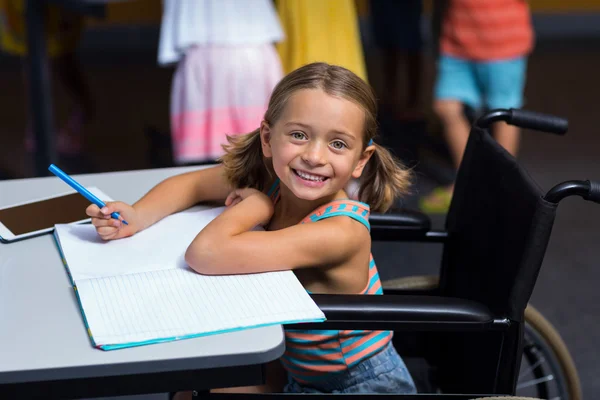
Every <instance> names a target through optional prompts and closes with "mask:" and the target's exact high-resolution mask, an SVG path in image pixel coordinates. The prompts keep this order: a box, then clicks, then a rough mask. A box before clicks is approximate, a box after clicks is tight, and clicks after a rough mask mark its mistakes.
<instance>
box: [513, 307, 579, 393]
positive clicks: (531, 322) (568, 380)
mask: <svg viewBox="0 0 600 400" xmlns="http://www.w3.org/2000/svg"><path fill="white" fill-rule="evenodd" d="M525 335H526V336H527V335H528V336H529V337H528V339H529V340H531V341H533V342H534V344H535V345H537V346H538V349H539V350H540V351H541V352H542V355H543V356H545V357H546V358H547V359H548V360H547V361H548V363H549V364H550V369H551V372H552V373H554V374H556V375H558V376H557V381H558V382H559V384H560V385H561V386H562V390H561V391H562V392H563V393H562V394H563V396H561V398H563V399H568V400H581V399H582V393H581V382H580V381H579V375H578V373H577V368H576V367H575V363H574V362H573V358H572V357H571V353H569V350H568V349H567V346H566V345H565V342H564V341H563V340H562V338H561V337H560V334H559V333H558V332H557V331H556V329H555V328H554V327H553V326H552V324H551V323H550V322H548V320H547V319H546V318H544V316H543V315H542V314H541V313H540V312H539V311H538V310H537V309H535V307H533V306H532V305H531V304H529V305H527V308H526V309H525ZM539 389H540V387H539V386H538V395H539Z"/></svg>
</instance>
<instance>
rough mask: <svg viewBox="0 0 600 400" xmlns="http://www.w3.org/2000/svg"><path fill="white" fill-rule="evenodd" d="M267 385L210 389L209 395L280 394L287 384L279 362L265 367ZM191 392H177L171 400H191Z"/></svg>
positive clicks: (273, 362)
mask: <svg viewBox="0 0 600 400" xmlns="http://www.w3.org/2000/svg"><path fill="white" fill-rule="evenodd" d="M266 375H267V383H265V384H264V385H256V386H240V387H232V388H219V389H211V391H210V392H211V393H281V392H282V391H283V387H284V385H285V384H286V383H287V373H286V372H285V370H284V369H283V366H282V365H281V362H280V361H279V360H276V361H272V362H270V363H269V364H267V366H266ZM191 399H192V392H191V391H189V392H178V393H177V394H176V395H175V396H174V397H173V400H191Z"/></svg>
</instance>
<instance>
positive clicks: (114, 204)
mask: <svg viewBox="0 0 600 400" xmlns="http://www.w3.org/2000/svg"><path fill="white" fill-rule="evenodd" d="M113 212H118V213H119V214H120V215H121V217H122V218H123V219H124V220H125V221H127V223H128V224H129V225H125V224H124V223H123V222H121V221H119V220H116V219H114V218H112V217H111V214H112V213H113ZM85 213H86V214H87V215H88V216H90V217H92V225H94V226H95V227H96V232H98V235H99V236H100V237H101V238H102V239H103V240H114V239H121V238H124V237H128V236H131V235H133V234H135V233H136V232H138V231H140V230H141V224H140V218H139V216H138V214H137V212H136V211H135V209H134V208H133V207H132V206H130V205H129V204H125V203H122V202H120V201H111V202H107V203H106V206H105V207H103V208H102V209H100V208H99V207H98V206H97V205H95V204H91V205H90V206H88V208H86V210H85Z"/></svg>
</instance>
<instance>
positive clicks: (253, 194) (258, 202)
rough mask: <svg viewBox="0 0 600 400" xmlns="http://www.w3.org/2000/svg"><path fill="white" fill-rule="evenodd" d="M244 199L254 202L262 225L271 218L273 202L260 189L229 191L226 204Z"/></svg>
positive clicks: (235, 203) (232, 203)
mask: <svg viewBox="0 0 600 400" xmlns="http://www.w3.org/2000/svg"><path fill="white" fill-rule="evenodd" d="M244 200H248V202H251V203H252V205H251V207H252V210H253V211H252V212H253V213H255V214H256V215H257V217H258V218H259V219H260V225H265V224H267V223H268V222H269V221H270V220H271V217H272V216H273V212H274V209H273V202H272V201H271V199H270V198H269V196H267V195H266V194H264V193H263V192H261V191H260V190H256V189H251V188H244V189H236V190H234V191H233V192H231V193H229V196H227V198H226V199H225V205H226V206H227V207H228V208H232V207H234V206H235V205H237V204H239V203H241V202H242V201H244ZM127 222H129V221H127Z"/></svg>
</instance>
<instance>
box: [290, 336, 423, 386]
mask: <svg viewBox="0 0 600 400" xmlns="http://www.w3.org/2000/svg"><path fill="white" fill-rule="evenodd" d="M311 385H312V386H310V387H309V386H306V385H304V384H300V383H298V382H296V381H295V380H293V378H291V377H289V376H288V384H287V385H286V386H285V388H284V389H283V391H284V392H285V393H400V394H408V393H416V392H417V390H416V388H415V384H414V382H413V380H412V377H411V376H410V373H409V372H408V369H407V368H406V365H404V361H402V359H401V358H400V356H399V355H398V353H397V352H396V349H395V348H394V346H392V343H391V342H390V343H388V344H387V345H386V347H385V348H384V349H383V350H381V351H380V352H379V353H377V354H375V355H374V356H372V357H370V358H368V359H366V360H363V361H361V362H360V363H359V364H358V365H356V366H354V367H352V368H351V369H349V370H347V371H344V372H340V373H337V374H330V375H328V376H327V378H324V379H323V380H322V381H317V382H315V383H313V384H311Z"/></svg>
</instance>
